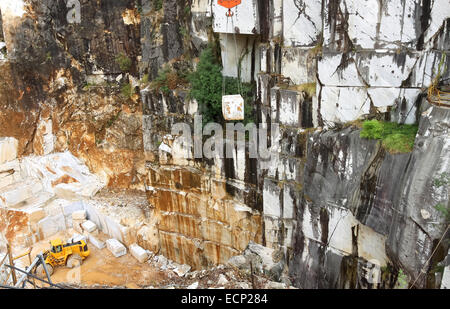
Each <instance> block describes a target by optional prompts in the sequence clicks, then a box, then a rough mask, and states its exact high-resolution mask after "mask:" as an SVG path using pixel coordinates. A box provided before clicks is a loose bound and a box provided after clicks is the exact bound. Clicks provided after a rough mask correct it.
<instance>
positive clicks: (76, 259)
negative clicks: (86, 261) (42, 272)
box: [66, 254, 83, 268]
mask: <svg viewBox="0 0 450 309" xmlns="http://www.w3.org/2000/svg"><path fill="white" fill-rule="evenodd" d="M82 262H83V259H82V258H81V256H80V255H78V254H72V255H71V256H69V258H68V259H67V264H66V265H67V267H69V268H75V267H78V266H81V263H82Z"/></svg>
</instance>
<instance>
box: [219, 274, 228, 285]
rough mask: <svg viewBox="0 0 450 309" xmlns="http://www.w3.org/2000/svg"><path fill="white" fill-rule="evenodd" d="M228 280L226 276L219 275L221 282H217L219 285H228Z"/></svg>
mask: <svg viewBox="0 0 450 309" xmlns="http://www.w3.org/2000/svg"><path fill="white" fill-rule="evenodd" d="M228 282H229V281H228V279H227V277H226V276H225V275H224V274H220V275H219V280H218V281H217V284H218V285H227V284H228Z"/></svg>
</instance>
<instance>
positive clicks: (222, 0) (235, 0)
mask: <svg viewBox="0 0 450 309" xmlns="http://www.w3.org/2000/svg"><path fill="white" fill-rule="evenodd" d="M217 3H218V4H219V5H221V6H224V7H226V8H227V9H231V8H234V7H235V6H236V5H239V4H241V0H218V1H217Z"/></svg>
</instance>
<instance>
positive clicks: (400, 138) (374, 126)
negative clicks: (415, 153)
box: [360, 119, 418, 154]
mask: <svg viewBox="0 0 450 309" xmlns="http://www.w3.org/2000/svg"><path fill="white" fill-rule="evenodd" d="M417 130H418V126H417V125H408V124H398V123H394V122H386V121H378V120H376V119H374V120H366V121H364V122H363V125H362V131H361V133H360V136H361V137H362V138H368V139H378V140H381V141H382V145H383V147H384V148H385V149H386V150H387V151H389V152H390V153H393V154H396V153H406V152H411V151H412V149H413V147H414V141H415V139H416V134H417Z"/></svg>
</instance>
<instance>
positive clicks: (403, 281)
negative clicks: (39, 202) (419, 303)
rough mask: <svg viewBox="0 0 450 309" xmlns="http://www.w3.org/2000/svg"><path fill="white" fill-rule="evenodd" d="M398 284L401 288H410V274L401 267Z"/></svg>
mask: <svg viewBox="0 0 450 309" xmlns="http://www.w3.org/2000/svg"><path fill="white" fill-rule="evenodd" d="M397 286H398V288H399V289H407V288H408V276H407V275H406V274H405V273H404V272H403V269H401V268H400V270H399V271H398V277H397Z"/></svg>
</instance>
